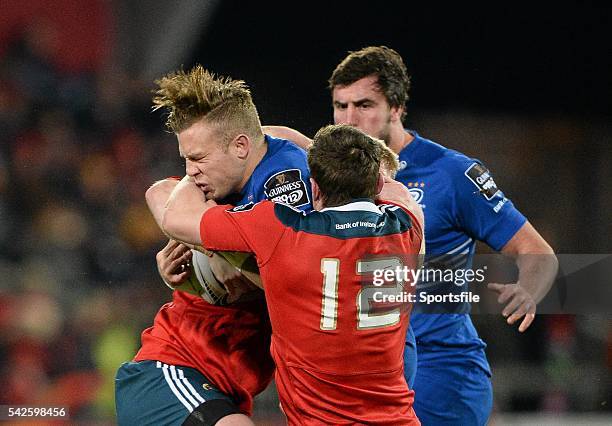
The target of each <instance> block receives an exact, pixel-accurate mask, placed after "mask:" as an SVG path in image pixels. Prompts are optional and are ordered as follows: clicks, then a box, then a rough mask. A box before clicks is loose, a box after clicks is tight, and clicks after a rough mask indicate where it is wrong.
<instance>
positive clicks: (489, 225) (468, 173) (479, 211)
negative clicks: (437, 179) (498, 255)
mask: <svg viewBox="0 0 612 426" xmlns="http://www.w3.org/2000/svg"><path fill="white" fill-rule="evenodd" d="M449 169H450V170H451V171H452V176H450V178H451V179H452V180H453V181H454V182H455V185H454V188H455V193H454V200H453V201H454V206H453V209H454V210H455V212H456V213H457V214H456V215H455V217H456V218H457V219H456V220H457V221H458V225H459V226H460V227H461V228H463V229H465V230H466V231H468V232H469V233H470V234H471V235H472V236H473V237H475V238H476V239H478V240H480V241H484V242H485V243H487V244H488V245H489V246H491V248H493V249H494V250H498V251H499V250H501V249H502V248H503V247H504V246H505V245H506V243H507V242H508V241H509V240H510V239H511V238H512V237H513V236H514V234H516V233H517V231H518V230H519V229H520V228H521V227H522V226H523V225H524V224H525V222H526V221H527V219H526V218H525V216H523V215H522V214H521V212H519V211H518V210H517V209H516V207H514V204H513V203H512V201H510V200H509V199H508V198H506V196H505V195H504V193H503V192H502V191H501V189H499V188H498V187H497V185H496V183H495V181H494V180H493V176H492V175H491V172H490V171H489V170H488V169H487V168H486V167H485V166H484V165H483V164H482V163H481V162H480V161H478V160H473V159H469V158H465V159H464V160H463V161H456V162H455V164H453V166H452V167H450V168H449Z"/></svg>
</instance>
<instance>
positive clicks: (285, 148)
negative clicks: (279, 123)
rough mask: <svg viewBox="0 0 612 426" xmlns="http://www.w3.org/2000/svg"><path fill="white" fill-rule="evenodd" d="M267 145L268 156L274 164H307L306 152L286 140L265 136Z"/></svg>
mask: <svg viewBox="0 0 612 426" xmlns="http://www.w3.org/2000/svg"><path fill="white" fill-rule="evenodd" d="M265 138H266V143H267V144H268V155H267V157H269V159H270V160H274V162H275V163H279V162H287V163H296V162H297V163H303V164H307V159H308V155H307V154H306V151H304V150H303V149H302V148H300V147H299V146H297V145H296V144H294V143H293V142H291V141H289V140H287V139H281V138H275V137H272V136H270V135H265Z"/></svg>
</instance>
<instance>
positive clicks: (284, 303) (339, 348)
mask: <svg viewBox="0 0 612 426" xmlns="http://www.w3.org/2000/svg"><path fill="white" fill-rule="evenodd" d="M200 231H201V238H202V244H203V246H204V247H205V248H207V249H209V250H225V251H248V252H253V253H255V255H256V257H257V263H258V266H259V268H260V273H261V277H262V280H263V283H264V287H265V293H266V300H267V303H268V310H269V314H270V320H271V323H272V345H271V352H272V357H273V358H274V361H275V363H276V366H277V371H276V385H277V389H278V393H279V397H280V400H281V404H282V407H283V409H284V411H285V413H286V414H287V417H288V420H289V424H296V425H297V424H299V425H310V424H312V425H315V424H317V425H319V424H354V423H367V424H385V425H389V424H402V425H404V424H407V425H416V424H419V421H418V419H417V418H416V416H415V414H414V411H413V410H412V402H413V399H414V398H413V397H414V393H413V391H411V390H409V389H408V386H407V384H406V381H405V379H404V375H403V368H404V364H403V350H404V341H405V336H406V329H407V327H408V318H409V313H410V304H408V303H395V304H393V303H382V302H381V298H382V296H381V295H382V294H397V292H398V289H396V286H397V285H398V284H403V287H402V289H401V291H402V292H406V293H411V292H413V290H414V287H413V286H411V285H410V283H398V282H396V281H393V282H391V283H388V284H384V285H383V286H381V287H376V286H374V285H373V279H372V278H373V276H372V273H373V270H375V269H385V268H393V269H394V268H396V267H403V266H406V267H409V268H415V267H416V265H417V254H418V252H419V249H420V246H421V239H422V235H423V233H422V225H421V224H419V223H418V221H417V219H416V218H415V217H414V216H412V215H411V214H410V213H409V212H407V211H405V210H404V209H402V208H400V207H399V206H396V205H392V204H381V205H375V204H374V203H372V202H371V201H369V200H356V201H355V202H353V203H350V204H346V205H344V206H340V207H335V208H330V209H324V210H322V211H319V212H312V213H310V214H308V215H305V214H303V213H302V212H299V211H296V210H294V209H292V208H290V207H288V206H285V205H282V204H275V203H272V202H269V201H263V202H261V203H258V204H255V205H252V204H251V205H247V206H239V207H236V208H233V209H232V208H229V207H228V206H217V207H214V208H212V209H210V210H208V211H206V212H205V213H204V215H203V216H202V220H201V224H200ZM377 292H378V297H377V296H376V294H375V293H377ZM378 302H380V303H378Z"/></svg>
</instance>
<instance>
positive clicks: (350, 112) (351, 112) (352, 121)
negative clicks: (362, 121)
mask: <svg viewBox="0 0 612 426" xmlns="http://www.w3.org/2000/svg"><path fill="white" fill-rule="evenodd" d="M343 124H348V125H351V126H357V125H358V124H359V117H358V111H357V108H355V107H354V106H353V105H349V106H348V107H347V108H346V115H345V123H343Z"/></svg>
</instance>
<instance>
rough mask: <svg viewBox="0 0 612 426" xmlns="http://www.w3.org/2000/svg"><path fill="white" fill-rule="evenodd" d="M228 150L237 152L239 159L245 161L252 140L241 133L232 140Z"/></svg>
mask: <svg viewBox="0 0 612 426" xmlns="http://www.w3.org/2000/svg"><path fill="white" fill-rule="evenodd" d="M228 148H229V149H231V150H232V151H233V152H235V153H236V155H237V156H238V158H240V159H241V160H245V159H246V158H247V157H248V155H249V151H250V149H251V139H250V138H249V137H248V136H247V135H245V134H244V133H241V134H239V135H237V136H236V137H235V138H234V139H232V141H231V142H230V143H229V147H228Z"/></svg>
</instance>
